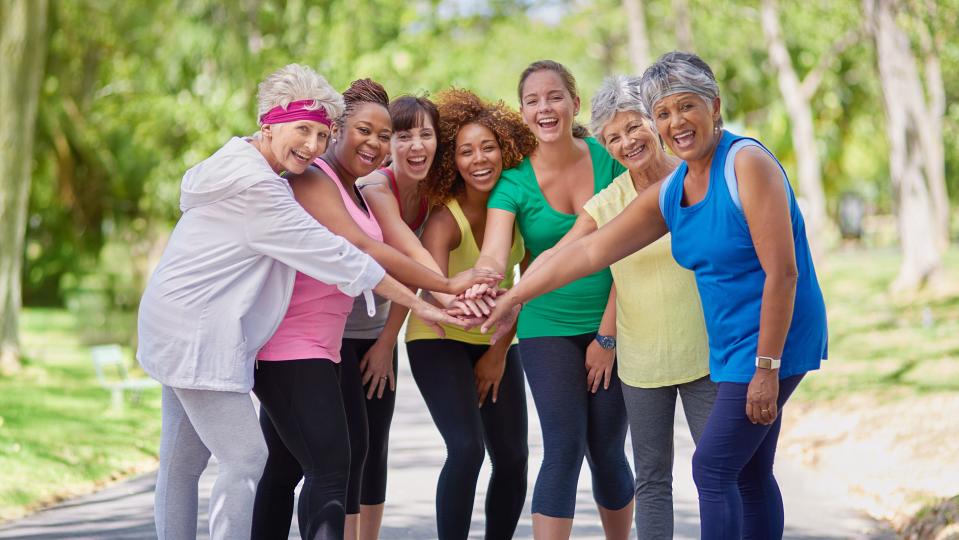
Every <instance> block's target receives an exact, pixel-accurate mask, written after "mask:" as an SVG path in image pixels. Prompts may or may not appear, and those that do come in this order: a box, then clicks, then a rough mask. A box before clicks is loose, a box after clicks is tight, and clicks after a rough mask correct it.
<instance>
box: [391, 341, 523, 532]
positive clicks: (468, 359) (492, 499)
mask: <svg viewBox="0 0 959 540" xmlns="http://www.w3.org/2000/svg"><path fill="white" fill-rule="evenodd" d="M487 349H488V347H487V346H486V345H471V344H468V343H463V342H460V341H453V340H446V339H422V340H416V341H411V342H410V343H407V345H406V350H407V352H408V353H409V357H410V368H411V369H412V371H413V378H414V379H415V380H416V385H417V386H418V387H419V389H420V392H421V393H422V394H423V399H424V400H425V401H426V406H427V407H428V408H429V410H430V414H431V415H432V416H433V422H434V423H435V424H436V427H437V428H438V429H439V431H440V434H441V435H442V436H443V440H444V441H445V442H446V463H445V464H444V465H443V470H442V472H441V473H440V477H439V481H438V483H437V487H436V526H437V536H438V537H439V538H440V539H441V540H447V539H465V538H466V537H467V536H469V530H470V518H471V516H472V514H473V499H474V498H475V496H476V480H477V478H478V477H479V472H480V467H481V466H482V465H483V458H484V454H485V450H486V449H489V455H490V463H491V464H492V466H493V471H492V476H491V477H490V481H489V488H488V490H487V492H486V538H487V539H508V538H512V537H513V532H514V531H515V529H516V523H517V521H519V517H520V514H521V513H522V512H523V503H524V502H525V500H526V464H527V460H528V457H529V449H528V447H527V445H526V432H527V422H526V388H525V385H524V384H523V367H522V362H520V356H519V351H517V350H516V347H510V348H509V351H508V352H507V355H506V368H505V371H504V373H503V379H502V381H501V382H500V387H499V395H498V397H497V400H496V403H493V402H492V393H491V394H490V395H489V396H487V401H486V403H485V404H484V405H483V406H482V408H480V407H478V406H477V404H478V403H479V398H478V396H477V393H476V379H475V378H474V376H473V366H474V365H475V364H476V362H477V361H478V360H479V359H480V357H481V356H482V355H483V353H484V352H486V350H487Z"/></svg>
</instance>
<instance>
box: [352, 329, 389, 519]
mask: <svg viewBox="0 0 959 540" xmlns="http://www.w3.org/2000/svg"><path fill="white" fill-rule="evenodd" d="M374 343H376V340H375V339H353V338H344V339H343V346H342V347H341V348H340V357H341V358H342V362H341V364H340V369H341V372H340V390H341V392H342V393H343V407H344V408H345V409H346V419H347V422H348V424H349V429H350V448H351V452H350V480H349V484H348V485H347V489H346V513H347V514H358V513H360V504H365V505H375V504H383V503H384V502H385V501H386V470H387V465H386V458H387V455H388V454H389V447H390V424H392V423H393V409H394V408H395V407H396V392H394V391H392V390H390V389H389V387H388V386H387V388H386V390H385V391H384V392H383V397H382V398H377V397H376V396H373V399H366V389H365V388H364V387H363V377H362V374H361V373H360V360H362V359H363V355H364V354H366V351H368V350H370V347H372V346H373V344H374ZM396 370H397V362H396V347H394V348H393V373H396Z"/></svg>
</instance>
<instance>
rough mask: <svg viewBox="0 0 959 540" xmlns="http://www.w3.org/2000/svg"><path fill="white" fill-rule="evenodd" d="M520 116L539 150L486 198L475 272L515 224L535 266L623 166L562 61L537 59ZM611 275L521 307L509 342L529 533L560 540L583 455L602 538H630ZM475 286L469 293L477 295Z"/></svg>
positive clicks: (501, 257) (629, 480)
mask: <svg viewBox="0 0 959 540" xmlns="http://www.w3.org/2000/svg"><path fill="white" fill-rule="evenodd" d="M519 99H520V113H521V114H522V116H523V120H524V122H526V125H527V126H528V127H529V128H530V130H531V131H532V132H533V134H534V135H535V136H536V139H537V143H538V144H537V148H536V150H535V151H534V152H533V153H532V154H531V155H530V156H529V157H527V158H526V159H524V160H523V161H522V162H521V163H520V164H519V165H518V166H516V167H514V168H512V169H509V170H507V171H504V172H503V176H502V178H501V179H500V181H499V183H498V184H497V185H496V188H495V189H494V191H493V193H492V195H491V196H490V199H489V203H488V208H489V210H488V216H487V220H486V232H485V235H484V241H483V248H482V251H481V255H480V258H479V260H478V261H477V263H476V267H477V268H491V269H496V271H498V272H503V271H504V270H505V264H506V261H507V256H508V254H509V249H510V244H511V242H512V232H513V227H514V225H518V226H519V230H520V233H521V234H522V236H523V240H524V241H525V243H526V247H527V249H529V251H530V253H531V255H532V257H533V259H534V260H535V258H536V257H537V256H538V255H539V254H540V253H542V252H543V251H545V250H547V249H549V248H551V247H553V245H554V244H556V242H558V241H559V239H560V238H562V237H563V235H564V234H566V232H567V231H568V230H569V229H570V228H571V227H572V226H573V223H574V222H575V221H576V216H577V215H578V214H579V213H580V212H582V209H583V204H584V203H585V202H586V201H588V200H589V199H590V198H592V197H593V195H595V194H596V193H598V192H599V191H601V190H602V189H603V188H605V187H606V186H608V185H609V184H610V182H612V180H613V179H614V178H616V177H617V176H619V174H620V173H622V172H623V170H624V169H623V167H622V166H621V165H620V164H619V163H617V162H616V161H615V160H613V159H612V158H611V157H610V156H609V154H608V153H607V152H606V150H605V149H603V147H602V146H601V145H600V144H599V143H598V142H596V140H595V139H592V138H590V137H588V136H587V135H588V133H587V132H586V129H585V128H583V127H582V126H579V125H576V124H575V121H574V117H575V116H576V114H577V113H578V112H579V106H580V100H579V96H578V95H577V92H576V81H575V79H574V78H573V76H572V74H571V73H570V72H569V71H568V70H567V69H566V68H565V67H564V66H562V65H561V64H559V63H557V62H553V61H549V60H544V61H539V62H534V63H533V64H531V65H530V66H529V67H528V68H526V70H525V71H524V72H523V74H522V76H521V77H520V82H519ZM611 284H612V277H611V275H610V272H609V269H605V270H602V271H600V272H597V273H595V274H592V275H590V276H586V277H584V278H582V279H580V280H577V281H575V282H573V283H570V284H569V285H567V286H566V287H563V288H560V289H557V290H556V291H553V292H551V293H549V294H545V295H543V296H541V297H539V298H537V299H536V300H533V301H531V302H529V303H528V304H526V306H525V307H524V309H523V311H522V313H520V315H519V324H518V331H517V335H518V336H519V343H520V344H519V347H520V355H521V357H522V359H523V368H524V370H525V372H526V378H527V380H528V381H529V386H530V390H531V391H532V394H533V400H534V401H535V403H536V410H537V413H538V414H539V419H540V425H541V426H542V431H543V450H544V452H543V453H544V456H543V464H542V467H541V468H540V472H539V476H538V477H537V479H536V486H535V488H534V490H533V505H532V511H533V535H534V536H535V537H536V538H550V539H554V538H568V537H569V535H570V532H571V530H572V526H573V512H574V510H575V506H576V487H577V486H576V485H577V481H578V479H579V471H580V469H581V468H582V464H583V458H584V457H587V458H588V459H587V461H588V463H589V466H590V470H591V471H592V475H593V497H594V499H595V500H596V503H597V505H598V507H599V512H600V515H601V516H602V521H603V526H604V528H605V531H606V538H627V537H628V535H629V530H630V526H631V523H632V511H633V477H632V473H631V472H630V469H629V464H628V462H627V460H626V453H625V450H624V444H625V440H626V408H625V405H624V403H623V396H622V392H621V390H620V387H619V384H620V383H619V379H618V377H617V376H616V366H615V338H614V337H613V336H614V335H615V330H616V328H615V327H616V323H615V311H614V310H615V307H614V306H615V302H612V303H611V302H610V301H609V293H610V285H611ZM479 292H480V291H478V290H476V289H474V290H472V291H470V292H469V293H470V294H474V295H475V294H478V293H479Z"/></svg>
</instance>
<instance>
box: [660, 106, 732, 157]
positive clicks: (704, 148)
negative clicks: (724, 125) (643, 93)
mask: <svg viewBox="0 0 959 540" xmlns="http://www.w3.org/2000/svg"><path fill="white" fill-rule="evenodd" d="M652 113H653V121H654V122H656V130H657V131H658V132H659V135H660V136H661V137H662V138H663V141H665V142H666V145H667V146H669V149H670V150H672V151H673V153H674V154H676V156H677V157H679V158H680V159H682V160H685V161H696V160H699V159H703V158H706V157H708V156H709V155H710V153H711V152H712V151H713V148H714V147H715V145H716V141H717V140H718V137H717V135H718V134H717V131H716V129H715V128H716V126H717V125H718V122H719V98H718V97H717V98H715V99H714V100H713V101H712V103H711V104H710V103H707V102H706V101H705V100H704V99H703V98H702V97H700V96H699V95H698V94H694V93H692V92H681V93H678V94H673V95H671V96H666V97H664V98H662V99H660V100H659V101H657V102H656V103H655V104H653V111H652Z"/></svg>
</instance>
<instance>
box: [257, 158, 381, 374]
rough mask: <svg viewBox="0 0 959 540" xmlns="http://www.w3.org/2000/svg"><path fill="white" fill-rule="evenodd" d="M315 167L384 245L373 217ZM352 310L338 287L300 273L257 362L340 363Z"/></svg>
mask: <svg viewBox="0 0 959 540" xmlns="http://www.w3.org/2000/svg"><path fill="white" fill-rule="evenodd" d="M314 164H315V165H316V166H318V167H319V168H320V169H322V170H323V172H325V173H326V174H327V175H329V177H330V178H332V179H333V183H334V184H336V187H337V189H339V190H340V197H342V198H343V204H345V205H346V210H347V211H348V212H349V213H350V217H352V218H353V221H355V222H356V224H357V225H358V226H359V227H360V229H362V231H363V232H365V233H366V234H367V235H368V236H369V237H370V238H373V239H374V240H377V241H380V242H382V241H383V231H382V230H381V229H380V224H379V223H377V221H376V218H375V217H374V216H373V214H372V213H369V214H367V213H366V212H364V211H363V210H361V209H360V208H359V207H358V206H357V205H356V203H355V202H353V199H352V198H351V197H350V196H349V194H348V193H347V192H346V190H345V189H344V188H343V185H342V184H341V183H340V180H339V178H338V177H337V176H336V173H335V172H333V169H332V168H331V167H330V166H329V165H327V164H326V162H325V161H323V160H322V159H320V158H317V159H316V161H315V162H314ZM362 196H363V195H362V194H361V195H360V197H362ZM365 202H366V201H365V199H364V203H365ZM367 208H368V206H367ZM352 308H353V298H351V297H349V296H347V295H345V294H343V293H341V292H340V290H339V289H337V288H336V286H334V285H328V284H326V283H323V282H321V281H317V280H315V279H313V278H311V277H309V276H307V275H306V274H302V273H300V272H297V273H296V279H295V280H294V282H293V296H292V298H290V306H289V307H288V308H287V310H286V316H284V317H283V320H282V321H281V322H280V326H279V327H277V329H276V332H274V333H273V337H271V338H270V340H269V341H267V342H266V345H264V346H263V348H262V349H260V352H259V353H258V354H257V355H256V358H257V359H258V360H267V361H270V360H305V359H309V358H327V359H329V360H332V361H334V362H337V363H339V361H340V345H341V344H342V342H343V329H344V328H345V327H346V317H347V315H349V314H350V311H351V310H352Z"/></svg>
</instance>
